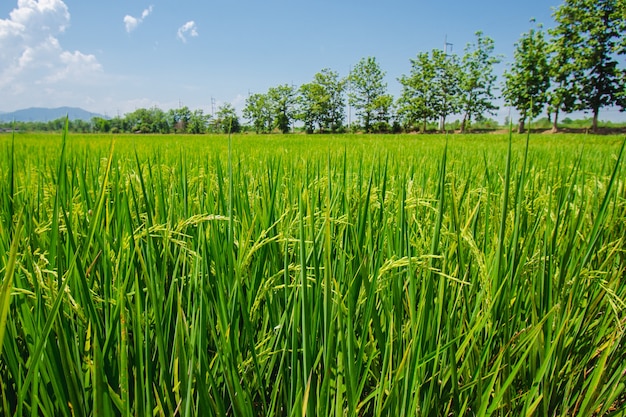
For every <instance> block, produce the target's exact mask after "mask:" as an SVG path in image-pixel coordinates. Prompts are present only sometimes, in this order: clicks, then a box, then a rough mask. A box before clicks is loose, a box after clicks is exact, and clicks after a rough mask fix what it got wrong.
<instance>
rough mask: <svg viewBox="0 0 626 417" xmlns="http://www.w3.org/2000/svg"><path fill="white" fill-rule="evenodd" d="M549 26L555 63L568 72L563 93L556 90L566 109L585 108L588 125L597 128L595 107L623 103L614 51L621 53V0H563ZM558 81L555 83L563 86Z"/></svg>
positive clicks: (624, 80) (625, 80) (624, 21)
mask: <svg viewBox="0 0 626 417" xmlns="http://www.w3.org/2000/svg"><path fill="white" fill-rule="evenodd" d="M554 19H555V21H556V23H557V26H556V27H555V28H554V29H553V30H552V32H551V33H552V35H553V37H554V42H555V45H556V51H555V53H556V54H557V56H558V57H561V59H557V63H559V64H561V65H563V67H562V68H563V69H567V70H569V71H568V73H569V75H570V76H569V77H568V78H565V77H564V76H565V74H560V73H558V72H557V74H556V75H557V77H556V78H557V80H558V81H563V80H567V81H568V88H567V92H566V93H565V94H563V93H561V90H558V92H557V93H558V94H557V95H559V96H564V97H563V99H562V100H560V101H561V103H562V105H563V107H564V108H565V110H566V111H571V110H590V111H591V113H592V124H591V129H592V130H593V131H595V130H597V128H598V115H599V112H600V109H601V108H603V107H607V106H619V107H621V108H622V109H624V108H625V107H626V97H625V96H624V90H626V77H625V70H624V68H620V67H619V61H618V56H619V55H624V54H626V50H625V49H624V48H623V45H624V42H625V41H626V35H625V34H626V3H625V2H624V1H623V0H595V1H592V0H565V1H564V3H563V4H562V5H561V6H559V7H558V8H557V9H556V11H555V12H554ZM563 85H564V84H563V83H561V84H559V87H560V88H563Z"/></svg>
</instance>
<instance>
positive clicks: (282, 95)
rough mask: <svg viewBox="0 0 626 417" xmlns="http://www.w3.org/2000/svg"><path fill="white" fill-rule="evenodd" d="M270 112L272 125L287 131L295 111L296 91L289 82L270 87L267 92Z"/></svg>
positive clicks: (284, 131)
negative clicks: (272, 119) (272, 120)
mask: <svg viewBox="0 0 626 417" xmlns="http://www.w3.org/2000/svg"><path fill="white" fill-rule="evenodd" d="M267 98H268V101H269V103H270V109H271V114H272V115H273V118H274V124H273V127H276V128H277V129H278V130H280V131H281V132H283V133H289V130H290V127H291V123H292V122H293V119H294V117H295V113H296V91H295V89H294V88H293V87H292V86H291V85H289V84H283V85H279V86H278V87H272V88H270V89H269V90H268V92H267Z"/></svg>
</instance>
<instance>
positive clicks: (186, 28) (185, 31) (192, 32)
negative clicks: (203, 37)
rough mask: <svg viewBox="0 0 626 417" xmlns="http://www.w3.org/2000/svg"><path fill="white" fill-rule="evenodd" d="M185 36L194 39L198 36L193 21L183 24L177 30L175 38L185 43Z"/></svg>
mask: <svg viewBox="0 0 626 417" xmlns="http://www.w3.org/2000/svg"><path fill="white" fill-rule="evenodd" d="M186 35H189V36H191V37H194V38H195V37H196V36H198V27H197V26H196V22H194V21H193V20H190V21H189V22H187V23H185V24H184V25H182V26H181V27H179V28H178V32H177V34H176V37H177V38H178V39H180V40H181V41H183V42H187V36H186Z"/></svg>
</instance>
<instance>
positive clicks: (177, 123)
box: [168, 106, 191, 133]
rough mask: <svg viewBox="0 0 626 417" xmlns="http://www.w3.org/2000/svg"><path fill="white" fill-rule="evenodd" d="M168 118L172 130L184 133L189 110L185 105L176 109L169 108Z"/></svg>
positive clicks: (187, 124)
mask: <svg viewBox="0 0 626 417" xmlns="http://www.w3.org/2000/svg"><path fill="white" fill-rule="evenodd" d="M168 118H169V123H170V126H172V127H173V128H174V132H180V133H186V132H187V127H188V126H189V122H190V120H191V110H189V107H187V106H183V107H181V108H178V109H170V110H169V112H168Z"/></svg>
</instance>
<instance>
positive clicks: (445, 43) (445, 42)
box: [439, 34, 453, 132]
mask: <svg viewBox="0 0 626 417" xmlns="http://www.w3.org/2000/svg"><path fill="white" fill-rule="evenodd" d="M448 46H449V47H450V51H452V47H453V44H451V43H450V42H448V35H447V34H446V35H445V36H444V38H443V55H444V59H447V57H448ZM443 100H444V102H443V107H444V109H445V107H446V101H445V100H446V98H445V96H444V98H443ZM445 128H446V127H445V126H444V122H443V116H439V130H441V131H442V132H443V131H444V130H445Z"/></svg>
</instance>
